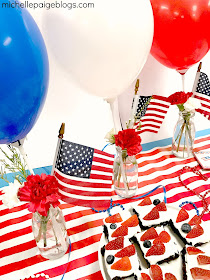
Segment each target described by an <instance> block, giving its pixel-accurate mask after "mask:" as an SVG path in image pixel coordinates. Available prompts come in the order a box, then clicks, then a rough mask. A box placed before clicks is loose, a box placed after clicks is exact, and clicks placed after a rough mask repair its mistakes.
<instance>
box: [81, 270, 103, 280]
mask: <svg viewBox="0 0 210 280" xmlns="http://www.w3.org/2000/svg"><path fill="white" fill-rule="evenodd" d="M96 279H97V280H104V278H103V276H102V274H101V271H97V272H95V273H93V274H90V275H88V276H84V277H82V278H78V279H77V280H96Z"/></svg>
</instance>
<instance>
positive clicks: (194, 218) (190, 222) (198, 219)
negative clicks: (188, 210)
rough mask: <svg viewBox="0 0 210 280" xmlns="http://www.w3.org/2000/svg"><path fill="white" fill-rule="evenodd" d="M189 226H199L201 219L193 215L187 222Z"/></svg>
mask: <svg viewBox="0 0 210 280" xmlns="http://www.w3.org/2000/svg"><path fill="white" fill-rule="evenodd" d="M188 224H189V225H191V226H194V225H200V224H201V217H199V216H197V215H195V216H194V217H193V218H192V219H191V220H190V221H189V222H188Z"/></svg>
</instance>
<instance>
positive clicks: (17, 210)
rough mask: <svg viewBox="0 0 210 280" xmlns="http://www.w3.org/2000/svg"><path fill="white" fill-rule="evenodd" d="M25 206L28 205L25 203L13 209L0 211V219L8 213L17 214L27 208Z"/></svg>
mask: <svg viewBox="0 0 210 280" xmlns="http://www.w3.org/2000/svg"><path fill="white" fill-rule="evenodd" d="M27 204H28V203H25V204H23V205H21V206H17V207H13V208H11V209H8V208H6V209H2V210H1V211H0V217H1V216H4V215H7V214H10V213H15V212H19V211H21V210H24V209H26V208H27V207H26V205H27Z"/></svg>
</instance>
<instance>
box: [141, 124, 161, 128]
mask: <svg viewBox="0 0 210 280" xmlns="http://www.w3.org/2000/svg"><path fill="white" fill-rule="evenodd" d="M146 126H148V124H144V123H143V124H142V126H141V128H142V129H143V128H144V127H146ZM149 126H150V128H160V126H159V125H156V123H155V124H153V123H150V124H149Z"/></svg>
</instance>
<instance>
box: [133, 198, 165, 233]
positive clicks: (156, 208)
mask: <svg viewBox="0 0 210 280" xmlns="http://www.w3.org/2000/svg"><path fill="white" fill-rule="evenodd" d="M132 207H133V212H134V213H135V214H136V215H137V216H138V218H139V224H140V227H141V228H142V229H148V228H150V227H156V226H160V225H167V224H168V223H169V220H170V213H169V212H170V209H168V208H167V206H166V204H165V203H164V202H163V201H160V199H157V198H156V199H152V198H150V197H146V198H144V199H143V200H142V201H141V202H140V203H139V202H137V203H135V204H133V205H132Z"/></svg>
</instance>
